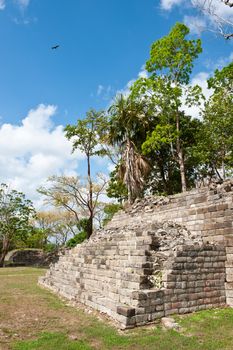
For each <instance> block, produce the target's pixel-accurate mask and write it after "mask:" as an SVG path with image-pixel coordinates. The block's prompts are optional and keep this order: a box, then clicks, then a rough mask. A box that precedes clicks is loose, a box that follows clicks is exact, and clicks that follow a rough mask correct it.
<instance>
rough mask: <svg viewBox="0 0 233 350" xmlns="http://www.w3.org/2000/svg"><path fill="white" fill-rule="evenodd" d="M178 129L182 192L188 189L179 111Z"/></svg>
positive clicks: (177, 147) (177, 143) (177, 118)
mask: <svg viewBox="0 0 233 350" xmlns="http://www.w3.org/2000/svg"><path fill="white" fill-rule="evenodd" d="M176 131H177V140H176V150H177V156H178V163H179V167H180V177H181V188H182V192H186V191H187V184H186V177H185V166H184V153H183V149H182V146H181V142H180V136H179V133H180V119H179V115H178V113H177V114H176Z"/></svg>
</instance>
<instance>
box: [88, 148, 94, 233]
mask: <svg viewBox="0 0 233 350" xmlns="http://www.w3.org/2000/svg"><path fill="white" fill-rule="evenodd" d="M87 178H88V184H89V200H88V209H89V213H90V216H89V219H88V225H87V238H90V236H91V235H92V233H93V185H92V180H91V163H90V155H89V154H88V155H87Z"/></svg>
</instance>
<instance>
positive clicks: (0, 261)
mask: <svg viewBox="0 0 233 350" xmlns="http://www.w3.org/2000/svg"><path fill="white" fill-rule="evenodd" d="M9 246H10V241H9V239H4V240H3V244H2V251H1V254H0V267H3V265H4V260H5V257H6V255H7V253H8V250H9Z"/></svg>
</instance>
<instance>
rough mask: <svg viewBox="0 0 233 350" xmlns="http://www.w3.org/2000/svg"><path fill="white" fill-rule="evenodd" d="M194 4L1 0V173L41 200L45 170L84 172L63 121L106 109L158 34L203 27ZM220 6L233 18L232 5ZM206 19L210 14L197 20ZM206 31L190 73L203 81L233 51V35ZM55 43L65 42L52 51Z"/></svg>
mask: <svg viewBox="0 0 233 350" xmlns="http://www.w3.org/2000/svg"><path fill="white" fill-rule="evenodd" d="M215 1H216V3H217V2H218V1H219V2H220V0H215ZM189 5H190V1H187V0H161V1H159V0H157V1H156V0H98V1H97V0H66V1H63V0H5V1H4V0H0V9H1V10H0V33H1V40H0V77H1V81H0V101H1V103H0V117H1V119H0V180H1V181H3V182H8V183H10V184H11V185H12V186H14V187H16V188H17V189H21V190H23V191H25V192H26V193H27V194H28V196H30V197H31V198H32V199H33V200H35V201H36V200H38V197H37V194H36V191H35V189H36V187H38V185H39V184H40V183H41V182H43V181H44V180H45V179H46V177H47V176H48V175H52V174H53V173H65V172H66V171H67V172H68V173H71V174H74V173H75V172H76V171H77V172H79V173H82V166H81V164H83V161H82V160H81V158H82V155H80V154H76V155H73V156H70V155H68V153H70V146H69V145H68V144H67V142H66V141H65V140H64V136H63V132H62V127H61V126H59V125H66V124H67V123H75V121H76V119H77V118H81V117H82V116H84V115H85V112H86V111H87V110H88V109H89V108H91V107H93V108H96V109H100V108H105V107H106V106H107V105H108V104H109V101H110V100H111V99H112V98H113V97H114V95H115V94H116V93H117V91H120V90H124V89H126V87H127V84H128V82H129V81H131V80H132V79H135V78H137V76H138V74H139V72H140V71H142V70H143V68H142V66H143V64H144V63H145V61H146V60H147V58H148V57H149V50H150V45H151V44H152V42H153V41H155V40H156V39H158V38H159V37H161V36H163V35H166V34H167V33H168V32H169V30H170V28H171V27H172V26H173V25H174V24H175V23H176V22H177V21H183V20H184V21H186V23H189V24H191V25H192V31H194V32H196V33H197V32H198V30H195V26H193V24H195V23H197V20H195V21H194V18H195V19H197V18H199V17H197V16H199V14H198V13H197V12H196V11H195V10H194V9H193V8H191V6H189ZM227 11H228V12H227ZM231 11H232V12H233V9H231ZM223 12H224V15H227V16H228V18H232V17H233V16H232V17H231V13H229V9H225V8H224V9H223ZM204 20H208V21H209V19H203V18H202V19H200V21H202V22H200V23H203V21H204ZM194 22H195V23H194ZM194 37H197V35H196V34H195V35H194ZM201 38H202V40H203V54H202V55H201V56H200V58H199V59H198V60H197V62H196V65H195V69H194V72H193V79H194V80H195V79H196V80H197V81H198V82H199V81H201V83H202V84H204V80H205V79H206V78H207V77H208V74H210V72H211V71H213V69H214V68H216V67H217V66H221V65H224V64H227V63H228V62H229V61H230V59H232V58H233V56H232V53H233V45H232V42H233V41H232V42H230V41H225V40H224V39H223V38H222V37H218V36H217V35H215V34H213V33H211V32H203V33H202V34H201ZM54 44H60V48H59V49H57V50H51V46H53V45H54ZM29 111H31V112H29ZM50 136H51V140H49V137H50ZM35 140H37V141H35ZM42 146H43V147H42ZM46 147H47V148H46ZM56 148H57V150H56ZM75 157H76V158H75ZM106 164H107V163H106V162H105V163H104V162H102V163H101V162H100V163H99V166H98V167H99V168H101V166H102V167H103V166H104V168H106V167H107V165H106ZM96 167H97V165H96ZM43 169H44V172H43ZM29 173H30V174H29ZM38 173H39V174H38Z"/></svg>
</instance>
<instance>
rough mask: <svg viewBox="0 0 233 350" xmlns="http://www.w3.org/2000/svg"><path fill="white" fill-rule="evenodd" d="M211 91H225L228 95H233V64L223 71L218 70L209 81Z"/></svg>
mask: <svg viewBox="0 0 233 350" xmlns="http://www.w3.org/2000/svg"><path fill="white" fill-rule="evenodd" d="M208 87H209V89H210V88H211V89H214V92H215V93H216V92H219V91H222V90H223V89H224V91H225V92H226V93H230V94H231V95H233V63H230V64H229V65H227V66H226V67H224V68H223V69H222V70H218V69H217V70H216V71H215V72H214V76H213V77H211V78H210V79H209V80H208Z"/></svg>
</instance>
